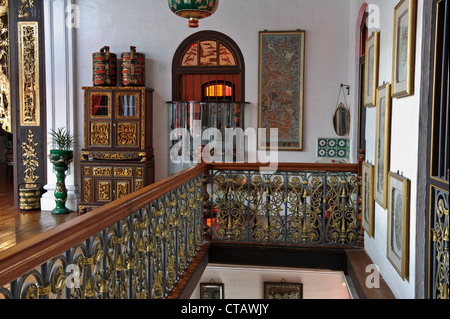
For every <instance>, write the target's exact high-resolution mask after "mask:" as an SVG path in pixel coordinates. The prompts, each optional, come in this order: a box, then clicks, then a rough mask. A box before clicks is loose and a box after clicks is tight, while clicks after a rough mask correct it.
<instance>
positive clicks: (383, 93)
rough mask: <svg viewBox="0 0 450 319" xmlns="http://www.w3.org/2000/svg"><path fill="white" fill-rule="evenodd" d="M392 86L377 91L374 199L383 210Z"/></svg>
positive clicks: (385, 193)
mask: <svg viewBox="0 0 450 319" xmlns="http://www.w3.org/2000/svg"><path fill="white" fill-rule="evenodd" d="M391 105H392V98H391V85H390V84H389V83H386V84H383V85H382V86H380V87H378V89H377V111H376V113H377V115H376V135H375V136H376V137H375V169H374V197H375V201H376V202H377V203H378V204H380V206H381V207H382V208H383V209H386V205H387V191H388V189H387V187H388V172H389V160H390V139H391Z"/></svg>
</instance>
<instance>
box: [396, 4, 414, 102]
mask: <svg viewBox="0 0 450 319" xmlns="http://www.w3.org/2000/svg"><path fill="white" fill-rule="evenodd" d="M416 18H417V0H401V1H400V2H399V3H398V4H397V5H396V6H395V8H394V43H393V53H392V97H395V98H400V97H405V96H409V95H412V94H414V66H415V51H416V50H415V45H416Z"/></svg>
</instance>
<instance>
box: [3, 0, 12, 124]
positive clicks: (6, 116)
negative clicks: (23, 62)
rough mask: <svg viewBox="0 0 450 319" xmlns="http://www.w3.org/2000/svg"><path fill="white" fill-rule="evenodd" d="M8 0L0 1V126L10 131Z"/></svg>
mask: <svg viewBox="0 0 450 319" xmlns="http://www.w3.org/2000/svg"><path fill="white" fill-rule="evenodd" d="M8 20H9V19H8V0H1V1H0V126H1V127H2V128H3V130H5V131H7V132H9V133H11V132H12V126H11V103H10V101H11V84H10V76H9V60H10V59H9V29H8V23H9V21H8Z"/></svg>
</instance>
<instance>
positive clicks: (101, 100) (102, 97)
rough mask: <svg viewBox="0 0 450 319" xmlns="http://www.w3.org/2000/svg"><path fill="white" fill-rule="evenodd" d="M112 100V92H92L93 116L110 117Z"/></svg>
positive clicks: (91, 107)
mask: <svg viewBox="0 0 450 319" xmlns="http://www.w3.org/2000/svg"><path fill="white" fill-rule="evenodd" d="M110 101H111V96H110V94H107V93H96V92H92V93H91V94H90V114H91V117H103V118H105V117H109V116H110V109H111V107H110Z"/></svg>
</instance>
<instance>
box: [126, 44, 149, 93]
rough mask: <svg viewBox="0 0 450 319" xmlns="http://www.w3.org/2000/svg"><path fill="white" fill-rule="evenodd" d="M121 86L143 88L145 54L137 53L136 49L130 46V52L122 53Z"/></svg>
mask: <svg viewBox="0 0 450 319" xmlns="http://www.w3.org/2000/svg"><path fill="white" fill-rule="evenodd" d="M121 64H122V85H123V86H145V54H144V53H137V52H136V47H134V46H131V47H130V52H123V53H122V57H121Z"/></svg>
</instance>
